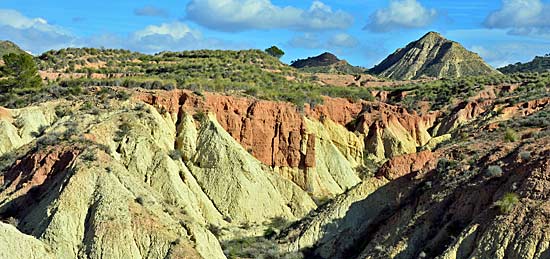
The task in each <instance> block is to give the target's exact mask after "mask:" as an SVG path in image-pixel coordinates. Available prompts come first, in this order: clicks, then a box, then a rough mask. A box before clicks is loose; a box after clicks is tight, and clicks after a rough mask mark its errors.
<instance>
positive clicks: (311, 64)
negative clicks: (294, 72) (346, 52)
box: [291, 52, 365, 74]
mask: <svg viewBox="0 0 550 259" xmlns="http://www.w3.org/2000/svg"><path fill="white" fill-rule="evenodd" d="M291 66H292V67H294V68H297V69H300V70H302V71H304V72H312V73H343V74H360V73H363V72H365V69H363V68H360V67H356V66H352V65H350V64H349V63H348V62H347V61H345V60H341V59H339V58H338V57H336V56H335V55H334V54H331V53H328V52H325V53H323V54H321V55H319V56H316V57H309V58H306V59H298V60H296V61H294V62H292V64H291Z"/></svg>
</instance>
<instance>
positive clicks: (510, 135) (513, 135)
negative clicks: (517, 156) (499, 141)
mask: <svg viewBox="0 0 550 259" xmlns="http://www.w3.org/2000/svg"><path fill="white" fill-rule="evenodd" d="M504 140H506V141H508V142H516V141H518V140H519V136H518V133H517V132H516V131H515V130H513V129H511V128H507V129H506V132H505V133H504Z"/></svg>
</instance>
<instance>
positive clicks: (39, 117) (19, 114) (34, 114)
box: [0, 105, 57, 156]
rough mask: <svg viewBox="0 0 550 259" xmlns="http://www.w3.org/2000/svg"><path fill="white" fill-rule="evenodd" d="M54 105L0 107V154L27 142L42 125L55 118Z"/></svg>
mask: <svg viewBox="0 0 550 259" xmlns="http://www.w3.org/2000/svg"><path fill="white" fill-rule="evenodd" d="M53 107H55V106H53V105H50V106H44V105H42V106H37V107H31V108H27V109H23V110H9V109H5V108H2V107H0V156H1V155H3V154H6V153H8V152H10V151H13V150H15V149H17V148H19V147H21V146H23V145H25V144H28V143H29V142H31V141H32V140H33V139H35V136H36V135H38V134H40V132H41V131H42V130H43V128H44V127H46V126H49V125H51V124H53V123H54V121H55V120H56V119H57V117H56V115H55V110H54V108H53Z"/></svg>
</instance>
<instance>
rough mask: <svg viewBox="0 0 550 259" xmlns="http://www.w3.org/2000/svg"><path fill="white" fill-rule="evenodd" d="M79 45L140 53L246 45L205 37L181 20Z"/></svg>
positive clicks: (107, 36)
mask: <svg viewBox="0 0 550 259" xmlns="http://www.w3.org/2000/svg"><path fill="white" fill-rule="evenodd" d="M82 43H83V44H82V45H86V46H90V44H91V45H92V46H94V47H99V46H105V47H110V48H113V47H115V48H123V49H131V50H134V51H139V52H144V53H156V52H160V51H167V50H168V51H181V50H192V49H241V48H246V47H249V46H245V45H243V44H237V43H232V42H228V41H223V40H220V39H215V38H205V37H203V35H202V33H201V32H200V31H198V30H194V29H192V28H190V27H189V26H188V25H187V24H185V23H182V22H177V21H176V22H172V23H163V24H160V25H149V26H147V27H145V28H143V29H141V30H138V31H135V32H134V33H132V34H131V35H129V36H128V37H120V36H117V35H100V36H97V37H93V38H91V39H85V40H83V41H82Z"/></svg>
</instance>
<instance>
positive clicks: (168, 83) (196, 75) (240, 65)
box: [39, 49, 371, 105]
mask: <svg viewBox="0 0 550 259" xmlns="http://www.w3.org/2000/svg"><path fill="white" fill-rule="evenodd" d="M39 59H40V61H39V64H40V65H39V66H40V68H41V70H43V71H49V73H47V75H45V76H44V77H45V78H47V79H48V80H50V81H51V80H53V79H56V80H57V81H59V82H55V83H57V84H60V85H63V86H69V85H80V86H91V85H113V86H125V87H142V88H148V89H152V88H154V89H174V88H180V89H189V90H192V91H198V92H200V91H213V92H227V93H231V94H245V95H250V96H254V97H257V98H260V99H265V100H280V101H289V102H293V103H296V104H303V103H310V104H312V105H315V104H316V103H320V102H322V99H321V96H322V95H326V96H333V97H345V98H353V99H362V98H367V99H368V98H370V97H371V95H370V92H369V90H368V89H366V88H340V87H332V86H330V85H329V86H320V85H319V84H317V83H316V82H314V81H312V80H310V77H308V76H303V75H302V74H300V73H298V72H297V71H296V70H295V69H293V68H291V67H289V66H287V65H285V64H283V63H281V62H280V61H279V60H278V59H277V58H274V57H272V56H270V55H268V54H267V53H265V52H263V51H259V50H243V51H221V50H198V51H184V52H163V53H159V54H157V55H152V56H151V55H144V54H139V53H132V52H129V51H123V50H97V49H65V50H60V51H51V52H47V53H45V54H43V55H42V56H40V58H39ZM71 67H74V69H72V68H71ZM72 72H75V73H77V74H75V73H72ZM67 73H68V74H67ZM60 75H62V76H63V75H64V77H59V76H60ZM75 75H77V77H80V79H79V80H77V81H75V80H72V79H70V78H72V77H75ZM52 83H54V82H52ZM55 83H54V84H55Z"/></svg>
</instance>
